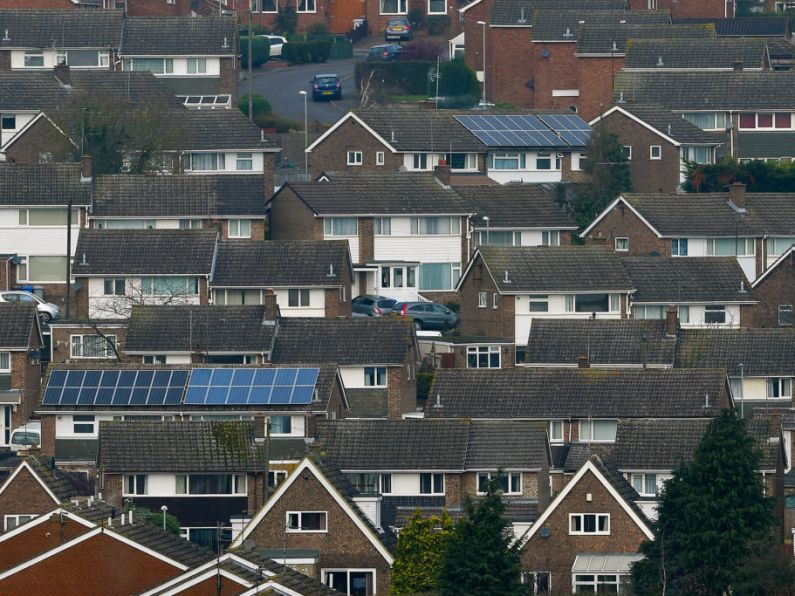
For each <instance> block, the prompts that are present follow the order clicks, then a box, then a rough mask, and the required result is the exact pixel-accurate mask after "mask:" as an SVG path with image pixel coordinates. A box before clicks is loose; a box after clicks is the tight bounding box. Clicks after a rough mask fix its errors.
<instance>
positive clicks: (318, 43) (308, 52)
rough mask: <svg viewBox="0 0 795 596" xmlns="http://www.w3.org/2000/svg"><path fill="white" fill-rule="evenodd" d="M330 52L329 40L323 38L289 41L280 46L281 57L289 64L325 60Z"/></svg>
mask: <svg viewBox="0 0 795 596" xmlns="http://www.w3.org/2000/svg"><path fill="white" fill-rule="evenodd" d="M329 54H331V42H330V41H325V40H315V41H307V42H301V41H295V42H293V41H291V42H290V43H288V44H287V45H285V46H284V47H283V48H282V58H283V59H284V60H286V61H287V62H288V63H289V64H309V63H310V62H325V61H326V60H328V57H329Z"/></svg>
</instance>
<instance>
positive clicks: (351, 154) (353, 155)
mask: <svg viewBox="0 0 795 596" xmlns="http://www.w3.org/2000/svg"><path fill="white" fill-rule="evenodd" d="M362 160H363V156H362V152H361V151H348V162H347V163H348V165H349V166H360V165H362Z"/></svg>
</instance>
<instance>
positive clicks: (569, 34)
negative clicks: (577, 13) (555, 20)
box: [563, 27, 574, 39]
mask: <svg viewBox="0 0 795 596" xmlns="http://www.w3.org/2000/svg"><path fill="white" fill-rule="evenodd" d="M563 37H565V38H566V39H569V38H571V37H574V35H573V34H572V32H571V27H566V32H565V33H564V34H563Z"/></svg>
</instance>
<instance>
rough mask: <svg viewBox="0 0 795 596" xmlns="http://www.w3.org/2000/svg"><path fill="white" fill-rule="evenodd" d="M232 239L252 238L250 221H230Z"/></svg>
mask: <svg viewBox="0 0 795 596" xmlns="http://www.w3.org/2000/svg"><path fill="white" fill-rule="evenodd" d="M229 237H230V238H251V220H250V219H230V220H229Z"/></svg>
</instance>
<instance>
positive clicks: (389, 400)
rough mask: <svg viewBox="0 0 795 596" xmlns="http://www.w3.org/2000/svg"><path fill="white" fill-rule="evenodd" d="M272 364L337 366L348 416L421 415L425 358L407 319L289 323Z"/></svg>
mask: <svg viewBox="0 0 795 596" xmlns="http://www.w3.org/2000/svg"><path fill="white" fill-rule="evenodd" d="M270 361H271V362H272V363H273V364H277V365H282V366H284V365H288V364H291V363H296V362H301V363H303V364H311V363H323V362H333V363H335V364H336V365H337V366H338V367H339V372H340V376H341V377H342V383H343V385H344V386H345V395H346V397H347V398H348V404H349V406H350V410H349V411H348V413H347V415H346V417H349V418H387V417H389V418H395V419H400V418H401V417H402V416H404V415H406V414H411V413H413V412H415V411H416V410H417V371H418V369H419V366H420V354H419V350H418V346H417V337H416V335H415V332H414V326H413V325H412V324H411V322H410V321H409V320H408V319H406V318H403V317H400V318H398V317H366V318H346V319H327V318H326V319H321V318H285V319H282V320H280V321H279V324H278V329H277V332H276V336H275V337H274V340H273V351H272V352H271V353H270Z"/></svg>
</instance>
